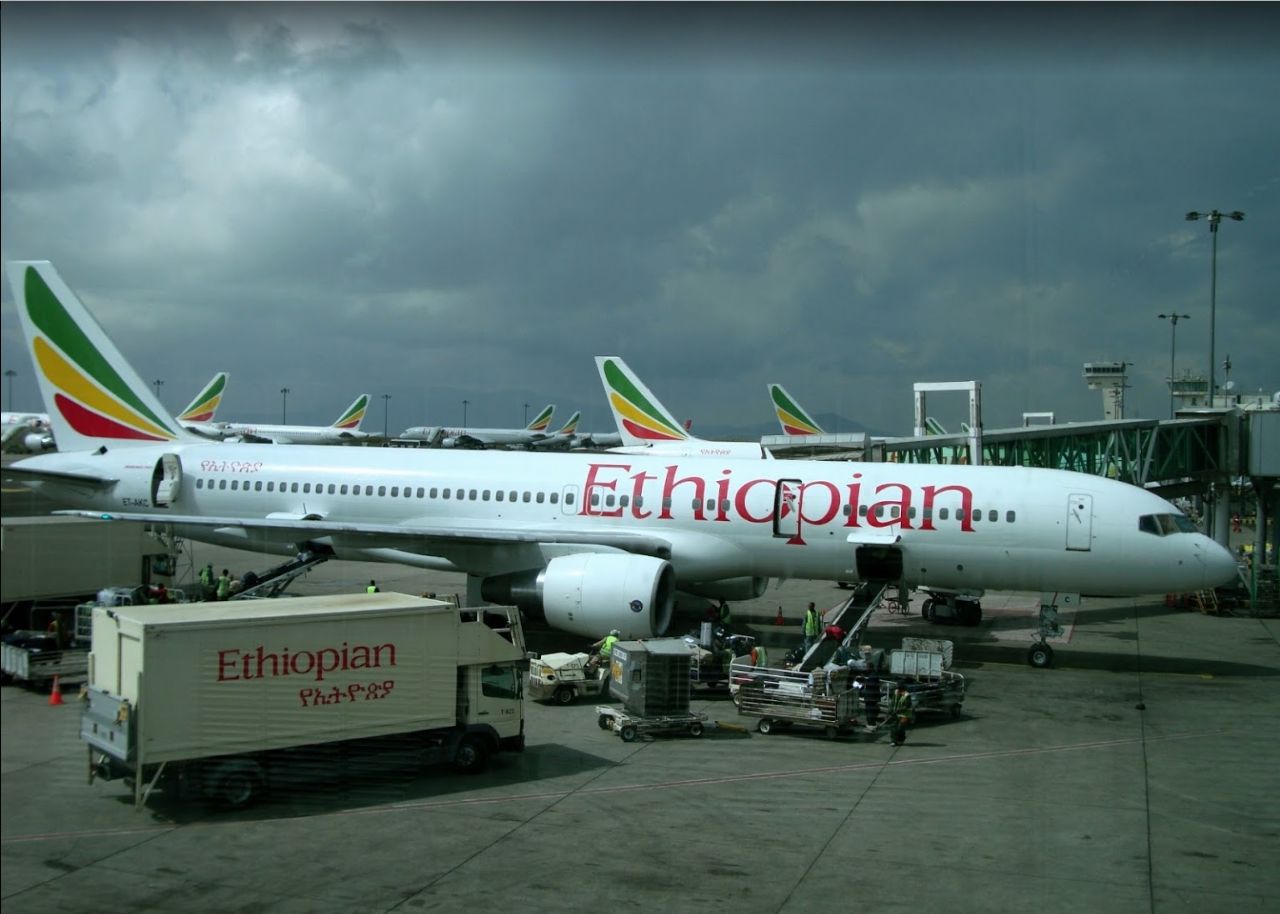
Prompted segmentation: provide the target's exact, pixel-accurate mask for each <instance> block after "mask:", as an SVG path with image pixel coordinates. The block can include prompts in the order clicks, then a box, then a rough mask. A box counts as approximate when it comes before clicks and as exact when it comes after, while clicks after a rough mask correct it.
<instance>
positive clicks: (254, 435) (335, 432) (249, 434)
mask: <svg viewBox="0 0 1280 914" xmlns="http://www.w3.org/2000/svg"><path fill="white" fill-rule="evenodd" d="M368 408H369V395H368V394H361V395H360V396H358V397H356V399H355V402H354V403H352V404H351V405H350V406H348V407H347V408H346V409H345V410H344V411H343V413H342V415H340V416H339V417H338V419H337V421H336V422H334V423H333V425H250V424H247V423H243V422H218V423H215V427H216V428H218V429H220V430H221V431H222V436H223V438H224V439H225V440H235V441H242V442H246V443H250V444H352V443H354V442H357V441H368V440H369V439H371V438H373V437H375V436H374V435H370V434H369V433H368V432H362V431H360V423H361V422H363V421H364V414H365V412H366V411H367V410H368Z"/></svg>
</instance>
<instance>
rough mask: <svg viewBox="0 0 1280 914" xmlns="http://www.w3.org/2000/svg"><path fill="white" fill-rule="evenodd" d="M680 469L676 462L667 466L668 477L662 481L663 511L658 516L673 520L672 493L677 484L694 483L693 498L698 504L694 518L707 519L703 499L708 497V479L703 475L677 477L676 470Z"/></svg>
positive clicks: (694, 510) (694, 511)
mask: <svg viewBox="0 0 1280 914" xmlns="http://www.w3.org/2000/svg"><path fill="white" fill-rule="evenodd" d="M679 469H680V468H679V467H678V466H675V465H674V464H673V465H671V466H669V467H667V478H666V480H665V481H664V482H663V483H662V513H661V514H660V515H658V516H659V517H661V518H662V519H663V520H671V493H673V492H674V491H675V490H676V486H683V485H685V484H688V483H692V484H693V499H694V503H695V505H696V507H694V509H693V518H694V520H706V519H707V515H706V512H705V511H704V509H703V504H702V502H703V499H704V498H706V491H707V482H706V480H705V479H703V478H702V477H701V476H686V477H684V478H683V479H676V472H677V471H678V470H679Z"/></svg>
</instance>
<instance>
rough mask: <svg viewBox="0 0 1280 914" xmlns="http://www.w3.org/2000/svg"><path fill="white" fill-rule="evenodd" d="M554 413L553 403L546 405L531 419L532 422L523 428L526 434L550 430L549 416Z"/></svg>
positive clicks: (554, 406)
mask: <svg viewBox="0 0 1280 914" xmlns="http://www.w3.org/2000/svg"><path fill="white" fill-rule="evenodd" d="M555 411H556V405H555V404H554V403H548V404H547V405H546V406H544V407H543V408H542V412H540V413H538V415H536V416H534V417H533V421H532V422H530V423H529V424H528V425H526V426H525V427H524V430H525V431H526V432H545V431H546V430H547V429H549V428H551V416H552V414H553V413H555Z"/></svg>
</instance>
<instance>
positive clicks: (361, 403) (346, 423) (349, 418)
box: [333, 394, 369, 432]
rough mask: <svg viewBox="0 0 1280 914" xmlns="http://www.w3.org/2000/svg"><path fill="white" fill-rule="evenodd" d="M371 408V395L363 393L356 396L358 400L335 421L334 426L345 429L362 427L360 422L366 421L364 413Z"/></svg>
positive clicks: (352, 429) (353, 429) (350, 429)
mask: <svg viewBox="0 0 1280 914" xmlns="http://www.w3.org/2000/svg"><path fill="white" fill-rule="evenodd" d="M368 409H369V395H368V394H361V395H360V396H358V397H356V401H355V402H354V403H352V404H351V405H350V406H348V407H347V409H346V411H345V412H344V413H343V414H342V415H341V416H339V417H338V421H337V422H335V423H333V428H340V429H343V430H344V431H349V432H350V431H355V430H356V429H358V428H359V427H360V423H361V422H363V421H364V414H365V412H367V411H368Z"/></svg>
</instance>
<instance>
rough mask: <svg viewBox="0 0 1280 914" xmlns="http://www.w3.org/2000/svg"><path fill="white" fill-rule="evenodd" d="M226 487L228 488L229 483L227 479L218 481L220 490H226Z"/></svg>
mask: <svg viewBox="0 0 1280 914" xmlns="http://www.w3.org/2000/svg"><path fill="white" fill-rule="evenodd" d="M226 487H227V481H226V480H225V479H219V480H218V489H219V490H222V489H225V488H226Z"/></svg>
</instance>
